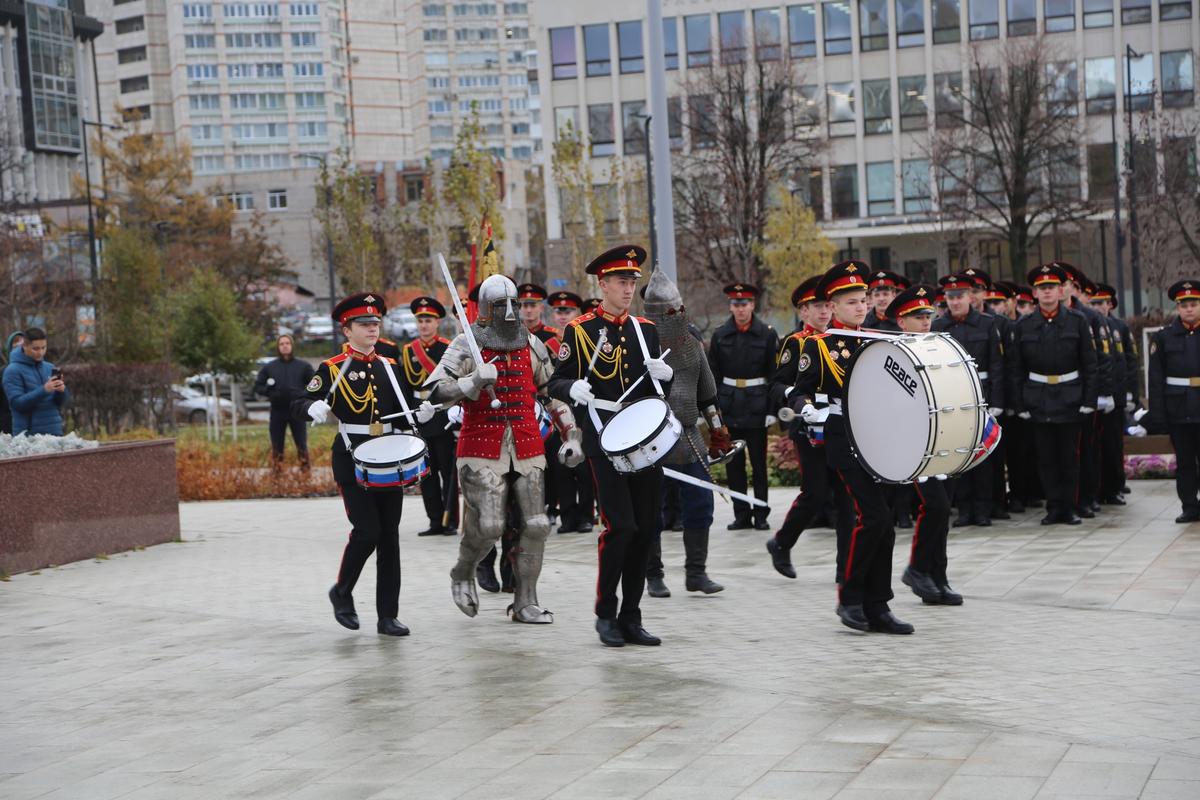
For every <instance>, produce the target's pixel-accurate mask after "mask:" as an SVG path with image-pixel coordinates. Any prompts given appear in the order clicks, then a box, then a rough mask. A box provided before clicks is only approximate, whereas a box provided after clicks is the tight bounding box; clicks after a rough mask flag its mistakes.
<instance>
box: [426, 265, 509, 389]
mask: <svg viewBox="0 0 1200 800" xmlns="http://www.w3.org/2000/svg"><path fill="white" fill-rule="evenodd" d="M438 264H440V265H441V267H442V277H443V278H444V279H445V281H446V288H447V289H449V290H450V299H451V300H453V301H454V314H455V316H457V317H458V325H459V327H461V328H462V332H463V336H464V337H465V338H466V340H467V348H468V349H469V350H470V351H471V358H473V359H475V363H476V365H479V364H483V363H484V362H483V353H482V352H480V350H479V342H476V341H475V333H474V331H472V330H471V323H470V321H469V320H467V312H466V311H465V310H464V309H463V305H462V300H460V299H459V297H458V288H457V287H456V286H455V285H454V278H452V277H450V268H449V267H448V266H446V258H445V256H443V255H442V254H441V253H438ZM487 393H488V395H489V396H490V397H491V398H492V408H499V407H500V400H499V398H497V397H496V390H495V389H494V388H492V387H491V386H489V387H488V388H487Z"/></svg>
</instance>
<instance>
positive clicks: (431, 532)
mask: <svg viewBox="0 0 1200 800" xmlns="http://www.w3.org/2000/svg"><path fill="white" fill-rule="evenodd" d="M444 532H445V528H443V527H442V526H441V525H430V526H429V527H428V528H426V529H425V530H423V531H420V532H419V533H418V534H417V536H441V535H442V534H443V533H444Z"/></svg>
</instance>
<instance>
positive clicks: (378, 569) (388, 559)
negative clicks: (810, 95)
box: [337, 483, 404, 619]
mask: <svg viewBox="0 0 1200 800" xmlns="http://www.w3.org/2000/svg"><path fill="white" fill-rule="evenodd" d="M338 490H339V491H340V492H341V493H342V504H343V505H344V506H345V507H346V518H347V519H349V520H350V524H351V525H352V526H353V527H352V528H351V530H350V541H348V542H347V543H346V549H345V551H343V552H342V565H341V567H340V568H339V569H338V579H337V587H338V591H339V592H341V593H342V594H346V595H348V594H350V593H351V592H352V591H353V590H354V585H355V584H356V583H358V576H359V575H361V574H362V570H363V567H364V566H365V565H366V563H367V559H368V558H370V557H371V553H375V610H376V611H377V612H378V613H379V618H380V619H390V618H392V617H395V616H396V615H397V614H398V613H399V610H400V532H399V527H400V511H401V509H402V507H403V505H404V492H390V491H389V492H383V491H370V492H369V491H367V490H366V489H363V488H362V487H361V486H359V485H358V484H356V483H352V484H346V483H339V484H338Z"/></svg>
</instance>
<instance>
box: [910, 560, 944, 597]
mask: <svg viewBox="0 0 1200 800" xmlns="http://www.w3.org/2000/svg"><path fill="white" fill-rule="evenodd" d="M900 582H901V583H903V584H904V585H905V586H907V587H909V588H910V589H912V590H913V594H915V595H916V596H917V597H919V598H921V599H922V600H925V601H927V602H931V603H933V602H940V601H941V599H942V591H941V589H939V588H938V587H937V584H936V583H935V582H934V580H933V578H932V577H930V575H928V574H927V573H924V572H921V571H919V570H915V569H913V568H912V567H908V568H907V569H905V570H904V574H903V575H901V576H900Z"/></svg>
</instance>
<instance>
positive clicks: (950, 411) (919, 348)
mask: <svg viewBox="0 0 1200 800" xmlns="http://www.w3.org/2000/svg"><path fill="white" fill-rule="evenodd" d="M850 364H851V366H850V367H849V379H848V380H847V381H846V388H845V400H844V402H843V411H844V414H845V422H846V431H847V434H848V436H849V439H850V444H851V446H852V447H853V448H854V451H855V454H856V455H857V457H858V460H859V463H861V464H862V466H863V468H864V469H866V470H867V472H869V473H871V474H872V475H873V476H874V477H876V478H877V479H879V480H880V481H883V482H885V483H909V482H911V481H915V480H919V479H922V478H932V477H935V476H940V477H945V476H949V475H955V474H958V473H960V472H966V471H967V470H969V469H971V468H972V467H974V466H975V465H976V464H979V463H981V462H982V461H983V460H984V459H985V458H986V457H987V456H988V455H989V454H990V453H991V452H992V450H994V449H995V446H996V443H997V442H998V441H999V432H1000V427H999V426H998V425H995V424H992V425H990V426H989V425H988V422H989V421H991V418H990V416H989V415H988V413H987V403H986V402H985V401H984V395H983V387H982V386H981V385H980V383H979V375H978V373H977V372H976V370H975V365H974V364H973V363H972V362H971V357H970V356H969V355H968V354H967V352H966V351H965V350H964V349H963V348H962V346H961V345H960V344H959V343H958V342H956V341H955V340H954V339H953V338H952V337H950V336H949V335H946V334H936V333H930V334H920V335H915V336H897V337H896V338H895V339H876V340H873V341H869V342H867V343H866V344H865V345H863V346H862V347H861V348H860V349H859V351H858V352H857V353H855V354H854V358H853V360H852V361H851V362H850Z"/></svg>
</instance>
